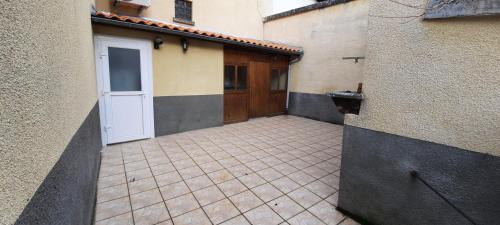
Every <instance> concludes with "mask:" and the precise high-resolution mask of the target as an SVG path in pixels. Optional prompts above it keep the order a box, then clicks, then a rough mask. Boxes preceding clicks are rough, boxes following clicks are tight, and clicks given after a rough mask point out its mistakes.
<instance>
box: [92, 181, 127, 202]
mask: <svg viewBox="0 0 500 225" xmlns="http://www.w3.org/2000/svg"><path fill="white" fill-rule="evenodd" d="M125 196H128V189H127V184H120V185H116V186H112V187H107V188H103V189H99V190H98V191H97V203H101V202H107V201H110V200H114V199H117V198H121V197H125Z"/></svg>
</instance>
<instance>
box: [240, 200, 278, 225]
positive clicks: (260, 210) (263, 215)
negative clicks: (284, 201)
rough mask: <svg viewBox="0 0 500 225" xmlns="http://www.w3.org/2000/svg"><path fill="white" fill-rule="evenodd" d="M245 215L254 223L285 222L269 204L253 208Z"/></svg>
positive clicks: (270, 224)
mask: <svg viewBox="0 0 500 225" xmlns="http://www.w3.org/2000/svg"><path fill="white" fill-rule="evenodd" d="M244 215H245V217H246V218H247V219H248V220H249V221H250V223H251V224H253V225H277V224H280V223H281V222H283V219H281V217H280V216H278V214H276V213H275V212H273V210H271V208H269V206H267V205H262V206H259V207H257V208H255V209H252V210H250V211H248V212H246V213H244Z"/></svg>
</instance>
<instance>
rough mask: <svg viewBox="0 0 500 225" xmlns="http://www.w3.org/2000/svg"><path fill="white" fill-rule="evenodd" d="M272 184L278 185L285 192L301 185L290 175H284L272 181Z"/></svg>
mask: <svg viewBox="0 0 500 225" xmlns="http://www.w3.org/2000/svg"><path fill="white" fill-rule="evenodd" d="M271 184H272V185H274V186H275V187H277V188H278V189H279V190H280V191H282V192H283V193H288V192H291V191H293V190H295V189H297V188H299V187H300V185H299V184H297V183H295V182H293V180H292V179H290V178H288V177H282V178H280V179H277V180H275V181H272V182H271Z"/></svg>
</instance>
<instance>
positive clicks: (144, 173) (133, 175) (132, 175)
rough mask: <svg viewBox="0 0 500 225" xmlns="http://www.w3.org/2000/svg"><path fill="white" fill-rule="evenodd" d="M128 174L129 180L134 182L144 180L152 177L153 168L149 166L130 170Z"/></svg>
mask: <svg viewBox="0 0 500 225" xmlns="http://www.w3.org/2000/svg"><path fill="white" fill-rule="evenodd" d="M126 174H127V182H133V181H136V180H142V179H144V178H148V177H152V176H153V175H152V174H151V170H150V169H149V168H144V169H140V170H134V171H129V172H127V173H126Z"/></svg>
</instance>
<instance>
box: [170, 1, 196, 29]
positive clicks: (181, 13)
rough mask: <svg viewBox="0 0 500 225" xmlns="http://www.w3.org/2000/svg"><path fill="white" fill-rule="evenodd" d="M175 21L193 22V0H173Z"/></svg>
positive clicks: (191, 23)
mask: <svg viewBox="0 0 500 225" xmlns="http://www.w3.org/2000/svg"><path fill="white" fill-rule="evenodd" d="M174 21H175V22H179V23H187V24H190V25H194V24H193V2H191V1H190V0H175V18H174Z"/></svg>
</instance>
